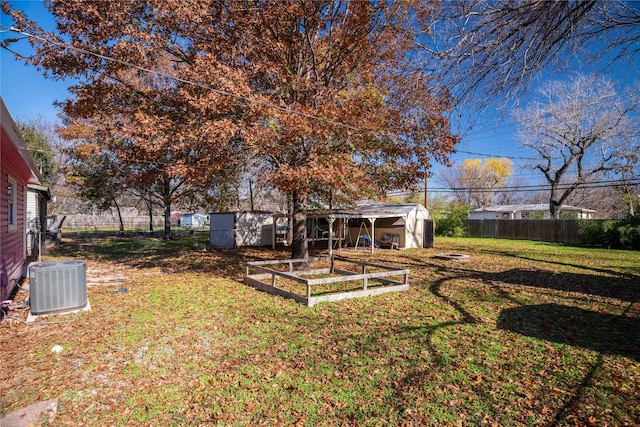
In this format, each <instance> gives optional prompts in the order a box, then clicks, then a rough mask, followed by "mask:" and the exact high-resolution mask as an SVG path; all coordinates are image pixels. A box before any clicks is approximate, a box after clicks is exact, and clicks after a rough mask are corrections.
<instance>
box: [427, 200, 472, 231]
mask: <svg viewBox="0 0 640 427" xmlns="http://www.w3.org/2000/svg"><path fill="white" fill-rule="evenodd" d="M443 214H444V215H442V217H440V218H438V219H437V220H436V221H435V223H436V235H437V236H447V237H463V236H464V235H465V233H466V232H465V228H464V221H465V220H466V219H467V216H468V215H469V206H468V205H460V204H456V203H452V204H450V205H449V206H448V207H447V209H446V210H445V211H444V212H443Z"/></svg>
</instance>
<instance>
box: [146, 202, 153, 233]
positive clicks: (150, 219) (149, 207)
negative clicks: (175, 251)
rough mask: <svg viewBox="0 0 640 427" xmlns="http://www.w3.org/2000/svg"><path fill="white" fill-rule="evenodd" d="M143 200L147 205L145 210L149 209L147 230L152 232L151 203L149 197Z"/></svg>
mask: <svg viewBox="0 0 640 427" xmlns="http://www.w3.org/2000/svg"><path fill="white" fill-rule="evenodd" d="M144 202H145V204H146V205H147V210H148V211H149V231H150V232H151V233H153V203H151V200H150V199H149V200H147V199H145V200H144Z"/></svg>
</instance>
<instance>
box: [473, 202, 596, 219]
mask: <svg viewBox="0 0 640 427" xmlns="http://www.w3.org/2000/svg"><path fill="white" fill-rule="evenodd" d="M595 212H596V211H594V210H593V209H585V208H579V207H575V206H569V205H563V206H562V207H561V208H560V215H561V216H562V217H563V218H566V217H571V218H575V219H591V218H592V217H593V214H594V213H595ZM469 219H551V212H550V210H549V204H548V203H540V204H522V205H496V206H489V207H486V208H478V209H474V210H473V211H472V212H470V213H469Z"/></svg>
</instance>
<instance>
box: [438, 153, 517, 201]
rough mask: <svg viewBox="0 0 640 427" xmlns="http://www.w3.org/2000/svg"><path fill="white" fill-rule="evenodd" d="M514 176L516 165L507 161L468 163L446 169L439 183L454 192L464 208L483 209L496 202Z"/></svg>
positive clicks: (498, 159) (479, 160)
mask: <svg viewBox="0 0 640 427" xmlns="http://www.w3.org/2000/svg"><path fill="white" fill-rule="evenodd" d="M512 173H513V165H512V162H511V160H509V159H506V158H489V159H484V160H481V159H466V160H464V161H463V162H462V163H459V164H457V165H455V166H453V167H451V168H447V169H443V171H442V172H441V173H440V176H439V177H438V181H439V182H440V183H441V184H442V185H444V186H445V187H447V188H449V189H451V190H452V191H453V192H454V193H455V199H456V200H457V201H458V202H460V203H461V204H464V205H470V206H472V207H474V208H479V207H482V206H488V205H491V204H493V203H495V202H496V200H497V194H498V191H497V190H498V189H499V188H500V187H502V186H503V185H504V183H505V182H506V180H507V178H509V177H510V176H511V174H512Z"/></svg>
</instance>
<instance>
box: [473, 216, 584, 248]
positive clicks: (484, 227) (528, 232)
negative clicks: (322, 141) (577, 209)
mask: <svg viewBox="0 0 640 427" xmlns="http://www.w3.org/2000/svg"><path fill="white" fill-rule="evenodd" d="M465 228H466V231H467V236H468V237H486V238H494V239H512V240H538V241H542V242H555V243H569V244H575V243H580V236H579V235H578V220H576V219H513V220H512V219H468V220H467V221H466V222H465Z"/></svg>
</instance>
